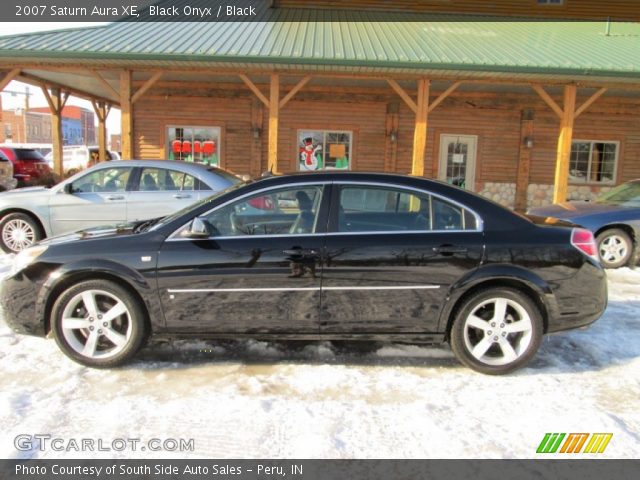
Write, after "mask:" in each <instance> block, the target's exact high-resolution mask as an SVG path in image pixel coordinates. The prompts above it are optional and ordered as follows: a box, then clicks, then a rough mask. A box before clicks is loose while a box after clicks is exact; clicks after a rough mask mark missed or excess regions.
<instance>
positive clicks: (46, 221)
mask: <svg viewBox="0 0 640 480" xmlns="http://www.w3.org/2000/svg"><path fill="white" fill-rule="evenodd" d="M240 181H241V179H240V178H238V177H236V176H235V175H233V174H231V173H229V172H226V171H225V170H222V169H219V168H215V167H207V166H205V165H201V164H196V163H185V162H174V161H169V160H129V161H119V162H116V163H114V162H108V163H101V164H99V165H96V166H94V167H92V168H89V169H87V170H83V171H82V172H80V173H78V174H76V175H74V176H73V177H70V178H68V179H66V180H64V181H62V182H60V183H59V184H57V185H55V186H54V187H52V188H45V187H29V188H19V189H17V190H12V191H10V192H4V193H0V248H2V250H4V251H5V252H7V253H12V252H19V251H21V250H23V249H25V248H26V247H28V246H30V245H32V244H33V243H35V242H37V241H38V240H40V239H42V238H45V237H50V236H54V235H60V234H63V233H68V232H73V231H77V230H82V229H85V228H90V227H96V226H101V225H118V224H125V223H130V222H135V221H138V220H145V219H150V218H154V217H160V216H165V215H168V214H170V213H173V212H174V211H177V210H179V209H181V208H183V207H185V206H187V205H189V204H190V203H193V202H195V201H196V200H199V199H201V198H204V197H207V196H209V195H211V194H212V193H215V192H218V191H220V190H224V189H226V188H228V187H230V186H232V185H234V184H236V183H239V182H240Z"/></svg>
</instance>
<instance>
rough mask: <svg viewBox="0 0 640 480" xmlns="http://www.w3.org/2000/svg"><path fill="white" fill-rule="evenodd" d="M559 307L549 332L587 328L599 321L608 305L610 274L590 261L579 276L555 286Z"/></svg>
mask: <svg viewBox="0 0 640 480" xmlns="http://www.w3.org/2000/svg"><path fill="white" fill-rule="evenodd" d="M553 290H554V297H555V303H556V305H555V306H556V308H554V312H552V314H551V315H550V318H549V324H548V330H547V331H548V332H549V333H553V332H560V331H562V330H571V329H574V328H580V327H585V326H587V325H590V324H592V323H593V322H595V321H596V320H598V319H599V318H600V317H601V316H602V314H603V313H604V311H605V309H606V308H607V301H608V300H607V276H606V274H605V271H604V269H603V268H602V267H600V266H599V265H596V264H595V263H592V262H591V261H587V262H585V263H584V264H583V266H582V267H581V268H580V269H579V270H578V271H577V273H576V275H574V276H573V277H571V278H569V279H565V280H562V281H561V282H558V283H557V284H556V285H554V288H553Z"/></svg>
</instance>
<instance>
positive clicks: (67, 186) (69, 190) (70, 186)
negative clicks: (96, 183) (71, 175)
mask: <svg viewBox="0 0 640 480" xmlns="http://www.w3.org/2000/svg"><path fill="white" fill-rule="evenodd" d="M64 193H68V194H69V195H73V183H71V182H69V183H65V185H64Z"/></svg>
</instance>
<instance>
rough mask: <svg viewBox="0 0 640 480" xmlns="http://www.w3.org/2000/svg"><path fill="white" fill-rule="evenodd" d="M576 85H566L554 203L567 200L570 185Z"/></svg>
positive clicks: (559, 137) (557, 156)
mask: <svg viewBox="0 0 640 480" xmlns="http://www.w3.org/2000/svg"><path fill="white" fill-rule="evenodd" d="M576 92H577V87H576V86H575V85H566V86H565V87H564V108H563V111H562V117H561V119H560V132H559V135H558V151H557V155H556V175H555V180H554V185H553V203H560V202H565V201H566V200H567V192H568V189H569V188H568V185H569V158H570V157H571V141H572V139H573V122H574V119H575V109H576Z"/></svg>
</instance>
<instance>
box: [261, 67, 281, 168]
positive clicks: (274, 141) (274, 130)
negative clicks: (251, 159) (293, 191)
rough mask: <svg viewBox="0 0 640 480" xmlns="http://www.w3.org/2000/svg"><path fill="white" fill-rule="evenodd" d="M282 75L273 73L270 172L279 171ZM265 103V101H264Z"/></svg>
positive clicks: (268, 163) (270, 105)
mask: <svg viewBox="0 0 640 480" xmlns="http://www.w3.org/2000/svg"><path fill="white" fill-rule="evenodd" d="M279 97H280V77H278V75H277V74H273V75H271V89H270V95H269V103H268V105H269V149H268V156H267V168H268V170H269V171H270V172H277V171H278V122H279V119H280V101H279ZM263 103H264V102H263Z"/></svg>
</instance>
